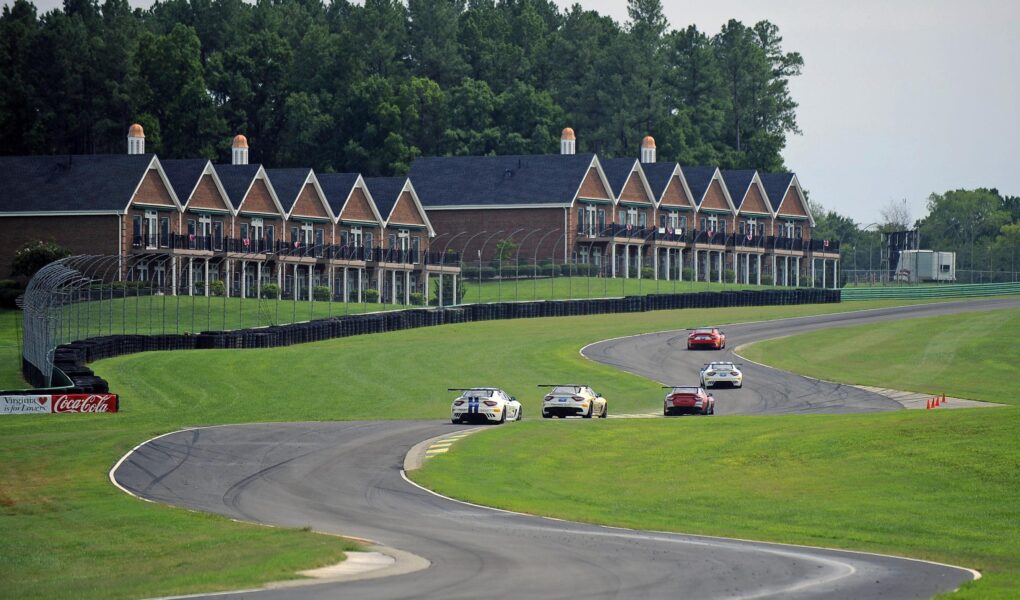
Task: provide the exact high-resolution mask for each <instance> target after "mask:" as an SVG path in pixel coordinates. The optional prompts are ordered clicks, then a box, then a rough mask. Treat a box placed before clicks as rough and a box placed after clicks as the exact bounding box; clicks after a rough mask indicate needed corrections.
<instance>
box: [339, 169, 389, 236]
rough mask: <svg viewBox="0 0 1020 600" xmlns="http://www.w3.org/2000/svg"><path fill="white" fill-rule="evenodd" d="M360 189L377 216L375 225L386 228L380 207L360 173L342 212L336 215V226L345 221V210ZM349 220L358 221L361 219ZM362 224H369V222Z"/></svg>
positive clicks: (341, 209) (348, 193)
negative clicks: (355, 191) (355, 192)
mask: <svg viewBox="0 0 1020 600" xmlns="http://www.w3.org/2000/svg"><path fill="white" fill-rule="evenodd" d="M358 188H361V191H362V192H363V193H364V194H365V199H367V200H368V207H369V208H370V209H371V210H372V214H373V215H375V219H376V223H375V224H376V225H378V226H379V227H384V225H383V223H384V222H385V220H384V219H383V218H382V215H380V214H379V207H377V206H376V205H375V198H373V197H372V193H371V192H369V191H368V186H367V185H365V178H364V177H362V176H361V174H360V173H359V174H358V178H357V179H355V180H354V185H352V186H351V191H349V192H347V198H346V199H345V200H344V203H343V205H342V206H341V207H340V212H338V213H337V214H336V220H335V221H334V224H336V225H339V224H340V222H341V221H343V218H342V216H343V214H344V210H346V209H347V204H348V203H350V201H351V196H353V195H354V190H356V189H358ZM348 220H349V221H351V220H353V221H358V220H359V219H348ZM362 222H364V223H368V221H362Z"/></svg>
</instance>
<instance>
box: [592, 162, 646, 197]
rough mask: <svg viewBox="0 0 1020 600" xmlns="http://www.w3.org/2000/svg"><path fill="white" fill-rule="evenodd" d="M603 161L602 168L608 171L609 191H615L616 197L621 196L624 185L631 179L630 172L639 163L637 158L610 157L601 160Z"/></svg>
mask: <svg viewBox="0 0 1020 600" xmlns="http://www.w3.org/2000/svg"><path fill="white" fill-rule="evenodd" d="M600 162H601V163H602V170H603V171H604V172H605V173H606V179H607V180H608V181H609V191H611V192H612V193H613V196H615V197H616V198H619V197H620V194H622V193H623V186H625V185H627V180H628V179H630V174H631V172H632V171H633V170H634V165H635V163H637V159H636V158H626V157H625V158H608V159H603V160H602V161H600Z"/></svg>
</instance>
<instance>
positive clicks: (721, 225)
mask: <svg viewBox="0 0 1020 600" xmlns="http://www.w3.org/2000/svg"><path fill="white" fill-rule="evenodd" d="M719 233H721V234H722V235H726V219H719Z"/></svg>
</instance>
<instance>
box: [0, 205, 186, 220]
mask: <svg viewBox="0 0 1020 600" xmlns="http://www.w3.org/2000/svg"><path fill="white" fill-rule="evenodd" d="M152 206H162V207H163V208H169V207H168V206H167V205H166V204H154V205H152ZM126 212H127V211H119V210H61V211H53V212H44V211H38V210H33V211H23V212H0V217H94V216H103V215H107V216H109V215H124V214H126Z"/></svg>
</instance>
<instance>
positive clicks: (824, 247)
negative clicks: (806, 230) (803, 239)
mask: <svg viewBox="0 0 1020 600" xmlns="http://www.w3.org/2000/svg"><path fill="white" fill-rule="evenodd" d="M809 249H810V250H811V251H812V252H831V253H833V254H839V240H810V248H809Z"/></svg>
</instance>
